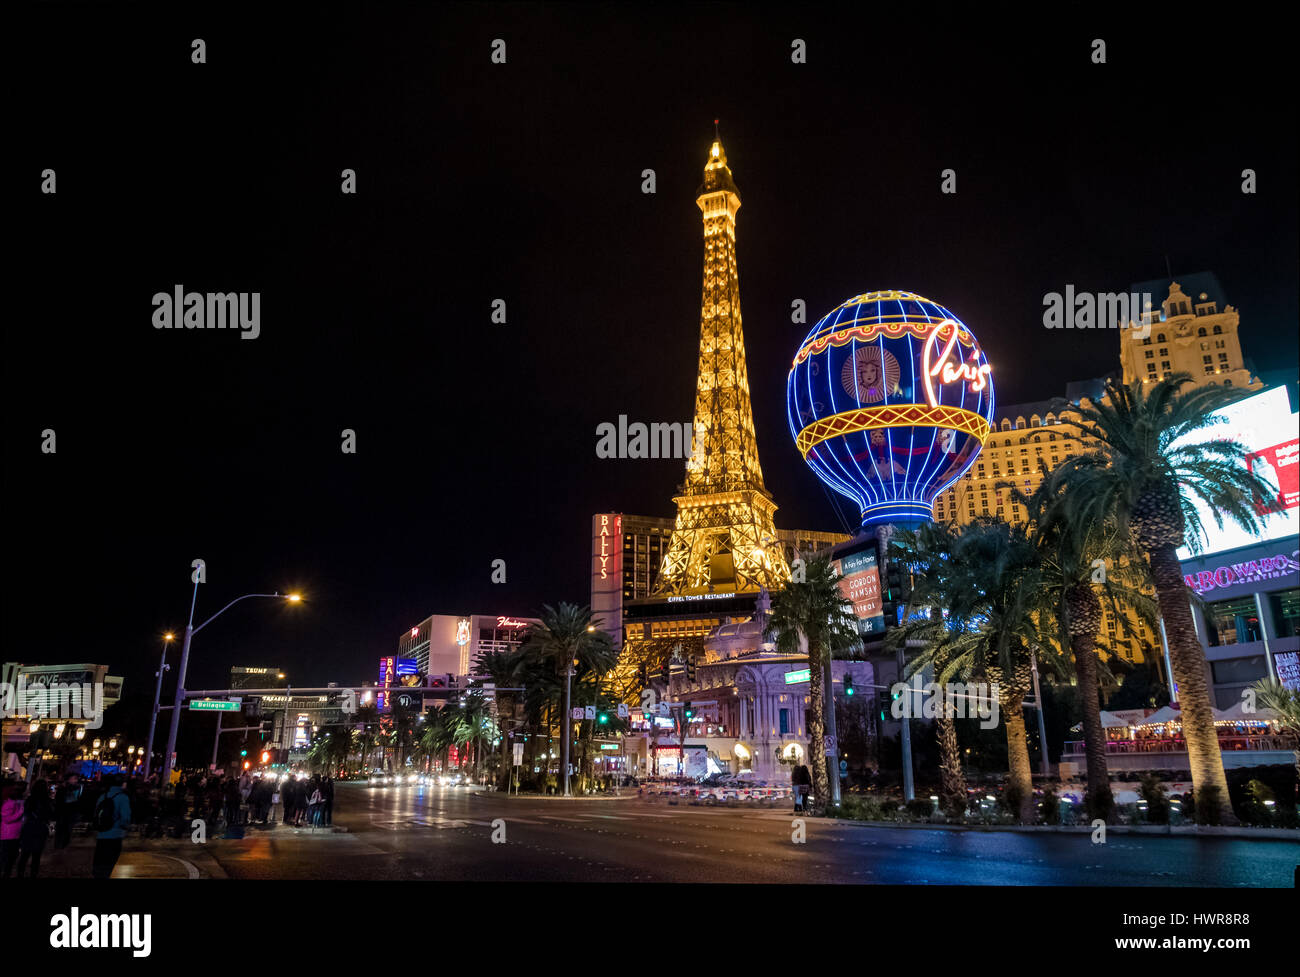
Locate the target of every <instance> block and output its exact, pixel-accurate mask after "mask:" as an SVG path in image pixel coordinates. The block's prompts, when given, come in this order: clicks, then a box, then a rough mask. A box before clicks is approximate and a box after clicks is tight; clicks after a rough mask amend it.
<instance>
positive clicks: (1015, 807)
mask: <svg viewBox="0 0 1300 977" xmlns="http://www.w3.org/2000/svg"><path fill="white" fill-rule="evenodd" d="M1023 799H1024V798H1023V796H1022V794H1021V792H1020V788H1019V787H1017V786H1016V785H1015V784H1012V783H1008V784H1007V785H1006V786H1005V787H1004V788H1003V789H1002V793H1000V794H998V806H999V807H1000V808H1001V809H1002V810H1003V811H1004V812H1006V813H1007V814H1009V815H1011V817H1013V818H1018V817H1020V802H1021V801H1022V800H1023Z"/></svg>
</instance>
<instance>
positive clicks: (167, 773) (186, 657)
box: [162, 575, 302, 785]
mask: <svg viewBox="0 0 1300 977" xmlns="http://www.w3.org/2000/svg"><path fill="white" fill-rule="evenodd" d="M250 597H277V598H280V599H282V600H289V601H298V600H301V599H302V598H301V597H300V596H299V595H298V594H281V593H279V592H276V593H274V594H244V595H243V596H242V597H236V598H235V599H234V600H232V601H231V602H230V603H229V604H227V605H226V606H225V607H223V608H222V609H221V610H219V611H217V613H216V614H213V615H212V617H210V618H208V619H207V620H206V621H204V622H203V623H202V624H200V625H199V626H198V627H197V628H196V627H195V626H194V605H195V603H196V602H197V601H198V599H199V581H198V579H197V575H196V577H195V580H194V596H193V597H192V598H190V620H189V623H188V624H186V625H185V640H184V641H182V642H181V664H180V669H179V671H178V672H177V673H176V698H175V700H174V701H173V703H172V718H171V726H170V728H169V729H168V731H167V753H166V755H165V756H164V757H163V775H162V784H163V785H166V784H168V783H170V782H171V775H172V769H173V768H174V766H175V763H174V754H175V752H176V733H177V731H178V730H179V729H180V724H181V708H182V706H184V704H185V672H186V670H187V669H188V667H189V664H190V641H191V640H192V639H193V637H194V635H196V634H198V633H199V632H200V631H202V630H203V629H204V628H206V627H207V626H208V625H209V624H211V623H212V622H213V621H215V620H216V619H217V618H218V617H220V616H221V615H222V614H224V613H225V612H226V611H227V610H229V609H230V608H231V607H233V606H234V605H235V604H238V603H239V602H240V601H241V600H247V599H248V598H250Z"/></svg>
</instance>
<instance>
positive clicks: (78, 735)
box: [72, 726, 86, 743]
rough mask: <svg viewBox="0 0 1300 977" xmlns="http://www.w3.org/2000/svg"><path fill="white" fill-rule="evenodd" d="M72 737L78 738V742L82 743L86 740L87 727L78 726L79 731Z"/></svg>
mask: <svg viewBox="0 0 1300 977" xmlns="http://www.w3.org/2000/svg"><path fill="white" fill-rule="evenodd" d="M72 735H73V736H75V737H76V738H77V742H78V743H80V742H81V741H82V740H84V739H85V738H86V727H85V726H78V727H77V731H76V732H75V733H73V734H72Z"/></svg>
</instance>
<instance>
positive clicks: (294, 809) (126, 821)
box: [0, 771, 334, 879]
mask: <svg viewBox="0 0 1300 977" xmlns="http://www.w3.org/2000/svg"><path fill="white" fill-rule="evenodd" d="M0 800H2V801H3V803H2V804H0V876H2V877H3V878H6V879H7V878H11V877H12V876H13V874H14V869H15V868H16V869H17V870H18V871H17V874H18V876H19V877H20V878H21V877H22V876H23V874H24V872H26V873H28V875H29V877H31V878H36V877H37V876H38V875H39V874H40V867H41V856H42V854H43V853H44V851H45V846H46V844H47V843H48V842H49V839H50V838H51V836H52V837H53V839H54V850H55V851H59V850H60V849H63V848H66V847H67V846H68V843H69V842H70V841H71V839H72V834H73V831H74V829H75V827H76V826H77V825H78V824H80V823H83V822H84V823H89V825H90V828H91V830H92V831H94V833H95V836H96V837H95V853H94V857H93V859H92V869H91V874H92V875H93V877H95V878H105V879H106V878H109V877H111V876H112V874H113V868H114V866H115V865H116V864H117V860H118V858H119V857H120V856H121V854H122V841H123V839H124V838H125V837H126V835H127V831H128V829H129V828H130V827H131V826H132V825H139V826H140V827H141V830H142V833H143V834H144V836H145V837H146V838H157V837H161V836H163V835H164V834H167V835H170V836H171V837H173V838H179V837H182V836H184V835H185V834H186V833H187V832H188V831H189V829H190V827H191V824H192V822H193V820H194V819H196V818H197V819H202V820H204V821H206V822H207V824H208V826H209V831H212V830H217V829H218V828H220V827H224V828H225V829H226V830H230V829H231V828H241V827H242V826H243V825H246V824H254V823H256V824H264V825H269V824H274V823H275V822H276V813H277V812H276V810H275V808H276V807H277V806H282V808H283V815H282V820H283V822H284V824H286V825H290V826H294V827H307V826H310V827H328V826H330V825H332V824H333V822H334V781H333V779H332V778H331V777H321V776H320V775H316V776H313V777H312V778H311V779H309V780H297V779H295V778H293V777H289V778H286V779H285V780H283V781H279V780H277V779H276V778H275V777H253V776H251V775H250V774H248V773H247V772H244V773H243V774H241V775H240V776H238V777H235V776H228V775H220V774H210V773H207V772H205V771H198V772H195V773H191V774H189V775H188V776H186V775H181V776H180V777H179V779H178V780H177V781H176V782H175V783H174V784H173V785H172V786H170V787H166V788H164V787H160V786H159V783H158V778H157V776H156V775H155V776H154V777H151V778H149V779H148V780H145V779H144V778H142V777H130V778H127V777H123V776H121V775H117V774H108V775H105V776H104V777H103V778H101V779H98V780H90V781H85V780H83V779H82V778H81V777H80V775H79V774H77V773H75V772H69V773H68V774H67V775H66V776H65V777H64V780H63V782H62V783H61V784H59V785H58V787H57V788H55V789H53V790H52V789H51V785H50V784H49V782H47V781H46V780H44V779H38V780H36V781H34V782H33V783H32V784H31V788H30V789H28V786H27V784H25V783H23V782H22V781H6V782H5V783H4V784H3V785H0Z"/></svg>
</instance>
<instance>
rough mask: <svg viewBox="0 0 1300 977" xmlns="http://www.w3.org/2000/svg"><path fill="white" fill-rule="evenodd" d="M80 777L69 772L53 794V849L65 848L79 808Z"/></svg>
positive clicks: (70, 836)
mask: <svg viewBox="0 0 1300 977" xmlns="http://www.w3.org/2000/svg"><path fill="white" fill-rule="evenodd" d="M82 790H83V788H82V786H81V778H80V777H78V776H77V775H76V774H75V773H69V774H68V775H67V777H66V778H65V779H64V781H63V784H62V785H61V786H60V787H59V789H58V791H57V792H56V793H55V795H54V850H55V851H58V850H59V849H61V848H67V847H68V842H69V841H70V840H71V838H72V828H73V825H75V824H76V823H77V815H78V813H79V811H80V808H81V792H82Z"/></svg>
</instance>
